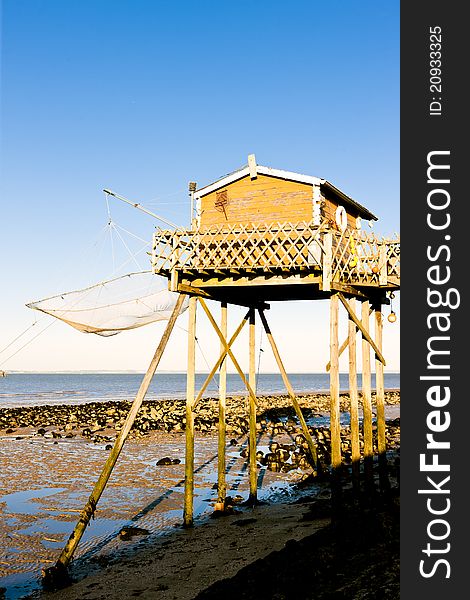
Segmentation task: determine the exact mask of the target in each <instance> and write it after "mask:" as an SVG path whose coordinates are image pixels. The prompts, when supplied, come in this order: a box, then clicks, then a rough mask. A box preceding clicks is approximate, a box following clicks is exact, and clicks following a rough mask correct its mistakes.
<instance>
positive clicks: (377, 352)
mask: <svg viewBox="0 0 470 600" xmlns="http://www.w3.org/2000/svg"><path fill="white" fill-rule="evenodd" d="M338 298H339V299H340V300H341V303H342V305H343V306H344V308H345V309H346V310H347V311H348V314H349V316H350V317H351V320H352V321H353V323H354V324H355V325H356V327H357V328H358V329H359V330H360V332H361V333H362V337H363V338H364V339H365V340H367V341H368V342H369V344H370V345H371V347H372V350H373V351H374V352H375V356H376V357H377V359H378V360H380V362H381V363H382V364H383V365H384V366H385V364H386V363H385V358H384V357H383V356H382V352H380V350H379V349H378V348H377V345H376V343H375V342H374V340H373V339H372V338H371V336H370V334H369V332H368V331H366V330H365V329H364V326H363V325H362V323H361V321H359V319H358V318H357V317H356V314H355V313H354V311H353V310H352V309H351V307H350V306H349V302H348V301H347V300H346V298H345V297H344V296H343V294H342V293H341V292H338Z"/></svg>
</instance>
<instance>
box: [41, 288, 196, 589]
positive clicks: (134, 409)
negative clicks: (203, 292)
mask: <svg viewBox="0 0 470 600" xmlns="http://www.w3.org/2000/svg"><path fill="white" fill-rule="evenodd" d="M183 301H184V295H180V296H179V297H178V300H177V302H176V305H175V308H174V309H173V313H172V315H171V317H170V319H169V321H168V323H167V326H166V329H165V331H164V333H163V335H162V338H161V340H160V343H159V344H158V347H157V350H156V351H155V354H154V356H153V358H152V361H151V363H150V365H149V368H148V369H147V372H146V373H145V375H144V378H143V380H142V383H141V384H140V387H139V390H138V392H137V395H136V397H135V400H134V402H133V403H132V406H131V408H130V410H129V413H128V415H127V417H126V420H125V421H124V424H123V426H122V429H121V431H120V432H119V435H118V436H117V438H116V441H115V442H114V446H113V448H112V450H111V452H110V454H109V456H108V459H107V460H106V462H105V464H104V467H103V470H102V471H101V475H100V477H99V479H98V481H97V482H96V484H95V487H94V488H93V491H92V493H91V495H90V497H89V499H88V502H87V503H86V505H85V507H84V509H83V510H82V512H81V515H80V520H79V521H78V523H77V524H76V526H75V529H74V530H73V533H72V535H71V536H70V537H69V539H68V541H67V544H66V545H65V547H64V549H63V550H62V552H61V554H60V556H59V558H58V560H57V563H56V565H55V566H54V567H52V568H51V569H47V572H45V573H44V574H45V576H50V577H51V578H54V570H55V571H56V572H63V571H64V569H65V568H66V567H67V565H68V564H69V563H70V561H71V559H72V556H73V553H74V552H75V549H76V548H77V546H78V543H79V542H80V540H81V538H82V535H83V533H84V531H85V529H86V527H87V525H88V523H89V521H90V519H91V517H92V516H93V515H94V512H95V509H96V505H97V504H98V501H99V499H100V497H101V495H102V493H103V491H104V489H105V487H106V484H107V483H108V480H109V477H110V476H111V473H112V471H113V468H114V465H115V464H116V461H117V459H118V458H119V455H120V453H121V450H122V448H123V446H124V443H125V441H126V438H127V436H128V435H129V432H130V430H131V428H132V425H133V423H134V421H135V418H136V416H137V413H138V412H139V409H140V407H141V405H142V402H143V400H144V398H145V395H146V393H147V390H148V388H149V385H150V383H151V381H152V378H153V376H154V374H155V371H156V369H157V367H158V365H159V363H160V360H161V358H162V355H163V352H164V351H165V348H166V346H167V344H168V340H169V339H170V335H171V332H172V331H173V328H174V326H175V322H176V319H177V318H178V315H179V314H180V311H181V308H182V305H183Z"/></svg>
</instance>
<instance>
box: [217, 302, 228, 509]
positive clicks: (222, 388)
mask: <svg viewBox="0 0 470 600" xmlns="http://www.w3.org/2000/svg"><path fill="white" fill-rule="evenodd" d="M220 312H221V318H220V330H221V332H222V334H223V335H224V337H225V338H226V337H227V303H226V302H222V303H221V305H220ZM220 351H221V353H222V352H223V351H224V347H223V346H222V344H221V345H220ZM226 393H227V354H226V353H225V358H224V360H223V361H222V364H221V365H220V372H219V432H218V433H219V439H218V452H217V457H218V460H217V494H218V500H219V502H224V500H225V496H226V491H227V486H226V482H225V400H226Z"/></svg>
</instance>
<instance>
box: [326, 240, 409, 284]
mask: <svg viewBox="0 0 470 600" xmlns="http://www.w3.org/2000/svg"><path fill="white" fill-rule="evenodd" d="M332 246H333V248H332V269H331V271H332V272H331V279H332V281H341V282H343V283H351V284H356V285H361V284H362V285H377V286H380V285H387V282H388V281H389V279H390V278H397V279H399V278H400V241H399V239H398V238H396V239H394V240H386V239H379V238H377V237H376V236H375V235H374V234H371V233H367V232H365V231H349V230H347V231H346V232H345V233H344V234H338V233H336V234H334V235H333V244H332Z"/></svg>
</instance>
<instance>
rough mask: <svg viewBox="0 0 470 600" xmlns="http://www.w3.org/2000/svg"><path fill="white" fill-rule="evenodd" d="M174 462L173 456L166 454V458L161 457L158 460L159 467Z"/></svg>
mask: <svg viewBox="0 0 470 600" xmlns="http://www.w3.org/2000/svg"><path fill="white" fill-rule="evenodd" d="M171 464H173V460H172V459H171V458H169V457H168V456H165V457H164V458H161V459H160V460H158V461H157V465H156V466H157V467H163V466H166V465H171Z"/></svg>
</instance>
